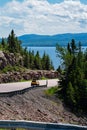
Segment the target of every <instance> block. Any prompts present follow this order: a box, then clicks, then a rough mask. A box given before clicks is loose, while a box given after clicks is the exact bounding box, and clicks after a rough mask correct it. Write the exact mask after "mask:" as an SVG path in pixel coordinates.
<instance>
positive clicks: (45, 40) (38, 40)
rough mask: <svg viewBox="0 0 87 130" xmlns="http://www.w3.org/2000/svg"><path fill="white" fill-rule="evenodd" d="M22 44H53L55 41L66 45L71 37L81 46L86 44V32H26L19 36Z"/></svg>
mask: <svg viewBox="0 0 87 130" xmlns="http://www.w3.org/2000/svg"><path fill="white" fill-rule="evenodd" d="M19 39H20V40H21V41H22V45H23V46H55V45H56V44H57V43H58V44H60V45H62V46H66V45H67V43H68V42H70V41H71V39H75V41H76V43H78V42H79V41H80V42H81V43H82V45H83V46H87V33H75V34H72V33H66V34H56V35H52V36H51V35H37V34H27V35H22V36H19Z"/></svg>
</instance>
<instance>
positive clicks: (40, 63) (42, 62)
mask: <svg viewBox="0 0 87 130" xmlns="http://www.w3.org/2000/svg"><path fill="white" fill-rule="evenodd" d="M0 50H1V51H3V52H5V53H7V54H14V56H15V57H16V58H20V60H19V61H18V62H17V63H16V65H8V66H5V67H4V68H1V71H2V72H6V71H12V70H13V71H16V70H18V69H19V68H23V67H24V68H26V69H33V70H34V69H36V70H51V69H54V67H53V64H52V61H51V59H50V57H49V55H47V54H46V53H45V52H44V54H43V56H42V57H40V54H39V51H37V53H36V54H35V53H34V51H28V49H27V48H26V47H25V48H23V47H22V43H21V41H20V40H18V38H17V37H16V35H15V33H14V30H12V31H11V33H10V34H9V36H8V38H7V39H5V38H2V40H1V43H0Z"/></svg>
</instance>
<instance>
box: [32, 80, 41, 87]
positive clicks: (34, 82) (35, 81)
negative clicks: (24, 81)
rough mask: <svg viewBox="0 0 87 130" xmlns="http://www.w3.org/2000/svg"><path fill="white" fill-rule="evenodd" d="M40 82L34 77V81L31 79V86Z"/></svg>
mask: <svg viewBox="0 0 87 130" xmlns="http://www.w3.org/2000/svg"><path fill="white" fill-rule="evenodd" d="M39 85H40V84H39V81H37V80H36V79H33V80H32V81H31V86H39Z"/></svg>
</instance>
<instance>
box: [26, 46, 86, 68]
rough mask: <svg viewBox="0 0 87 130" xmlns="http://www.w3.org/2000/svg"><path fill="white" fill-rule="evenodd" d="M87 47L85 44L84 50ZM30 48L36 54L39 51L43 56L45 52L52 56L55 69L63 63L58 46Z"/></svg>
mask: <svg viewBox="0 0 87 130" xmlns="http://www.w3.org/2000/svg"><path fill="white" fill-rule="evenodd" d="M86 48H87V47H86V46H83V47H82V50H83V51H84V50H85V49H86ZM28 50H30V51H32V50H34V52H35V54H36V52H37V51H39V54H40V56H41V57H42V56H43V54H44V52H45V53H46V54H48V55H49V56H50V59H51V60H52V62H53V66H54V68H55V69H57V68H58V66H59V65H60V64H61V63H62V61H61V59H60V58H59V57H57V53H56V47H35V46H34V47H28Z"/></svg>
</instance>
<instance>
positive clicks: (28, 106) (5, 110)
mask: <svg viewBox="0 0 87 130" xmlns="http://www.w3.org/2000/svg"><path fill="white" fill-rule="evenodd" d="M45 89H47V88H34V89H31V90H29V91H28V92H26V93H24V94H22V95H14V96H12V97H0V120H4V119H5V120H9V119H11V120H17V119H18V120H29V121H42V122H62V123H71V124H79V125H87V117H86V116H82V115H77V116H76V115H75V114H73V113H71V112H70V110H69V109H68V108H66V107H65V106H64V104H63V103H62V102H61V101H60V100H59V99H58V98H56V97H52V96H51V97H48V96H46V95H45V93H44V90H45Z"/></svg>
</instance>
